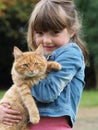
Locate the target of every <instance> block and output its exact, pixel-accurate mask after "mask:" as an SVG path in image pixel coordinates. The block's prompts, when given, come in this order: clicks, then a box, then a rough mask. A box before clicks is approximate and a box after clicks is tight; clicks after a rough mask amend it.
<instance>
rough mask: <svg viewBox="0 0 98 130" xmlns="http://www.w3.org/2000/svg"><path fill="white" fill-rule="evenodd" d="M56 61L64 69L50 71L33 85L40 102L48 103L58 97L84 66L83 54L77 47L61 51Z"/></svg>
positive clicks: (34, 94) (33, 92)
mask: <svg viewBox="0 0 98 130" xmlns="http://www.w3.org/2000/svg"><path fill="white" fill-rule="evenodd" d="M55 61H57V62H59V63H60V64H61V65H62V69H61V70H60V71H57V72H55V71H52V72H50V73H49V75H48V76H47V78H45V79H44V80H42V81H40V83H39V84H38V85H35V86H34V87H32V95H33V96H34V97H35V99H36V100H38V101H40V102H44V103H48V102H53V101H54V100H55V99H57V97H58V96H59V95H60V93H61V92H62V91H63V89H64V88H65V87H66V85H67V84H68V83H70V82H71V80H72V79H73V77H74V76H75V75H76V73H77V72H78V71H79V69H81V67H83V66H84V59H83V55H82V53H81V51H79V50H78V49H76V48H71V49H69V50H68V51H67V52H63V53H61V54H60V55H59V56H58V57H57V58H56V60H55ZM78 78H79V77H78Z"/></svg>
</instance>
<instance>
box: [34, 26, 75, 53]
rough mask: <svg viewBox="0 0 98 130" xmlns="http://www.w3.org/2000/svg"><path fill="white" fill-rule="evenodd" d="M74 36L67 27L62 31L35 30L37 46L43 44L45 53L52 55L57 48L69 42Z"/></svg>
mask: <svg viewBox="0 0 98 130" xmlns="http://www.w3.org/2000/svg"><path fill="white" fill-rule="evenodd" d="M72 36H73V35H72V34H70V33H69V32H68V30H67V29H66V28H65V29H63V30H62V31H57V30H54V31H48V32H43V31H39V32H37V31H35V42H36V44H37V46H38V45H39V44H42V45H43V48H44V53H45V55H50V54H51V53H52V52H53V51H54V50H56V49H57V48H59V47H61V46H63V45H65V44H68V42H69V40H70V38H71V37H72Z"/></svg>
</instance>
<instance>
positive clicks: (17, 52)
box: [13, 46, 23, 59]
mask: <svg viewBox="0 0 98 130" xmlns="http://www.w3.org/2000/svg"><path fill="white" fill-rule="evenodd" d="M13 54H14V58H15V59H18V58H20V57H21V56H23V53H22V51H21V50H20V49H19V48H18V47H16V46H14V52H13Z"/></svg>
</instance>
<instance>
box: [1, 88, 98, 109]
mask: <svg viewBox="0 0 98 130" xmlns="http://www.w3.org/2000/svg"><path fill="white" fill-rule="evenodd" d="M4 93H5V90H1V91H0V98H2V96H3V94H4ZM97 106H98V91H97V90H96V91H95V90H89V91H83V95H82V98H81V102H80V107H97Z"/></svg>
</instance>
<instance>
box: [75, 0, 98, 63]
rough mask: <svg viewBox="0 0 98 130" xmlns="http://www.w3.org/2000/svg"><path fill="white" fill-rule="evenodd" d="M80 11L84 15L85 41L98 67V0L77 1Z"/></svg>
mask: <svg viewBox="0 0 98 130" xmlns="http://www.w3.org/2000/svg"><path fill="white" fill-rule="evenodd" d="M75 2H76V5H77V7H78V9H79V11H80V12H81V13H82V18H83V26H84V28H85V30H84V32H85V39H86V42H87V46H88V48H89V51H90V55H93V57H94V63H95V65H98V18H97V17H98V7H97V5H98V0H94V1H92V0H75Z"/></svg>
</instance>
